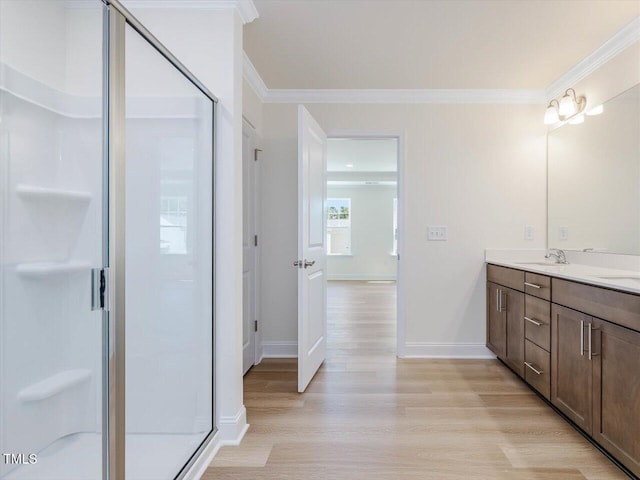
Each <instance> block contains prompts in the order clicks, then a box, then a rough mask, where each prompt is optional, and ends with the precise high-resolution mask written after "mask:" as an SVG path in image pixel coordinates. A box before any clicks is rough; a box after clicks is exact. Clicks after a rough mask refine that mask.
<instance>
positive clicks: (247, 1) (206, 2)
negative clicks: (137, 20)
mask: <svg viewBox="0 0 640 480" xmlns="http://www.w3.org/2000/svg"><path fill="white" fill-rule="evenodd" d="M89 3H91V4H94V3H95V2H94V1H92V2H88V1H87V0H67V2H66V5H67V7H68V8H81V7H82V6H85V5H87V4H89ZM124 6H125V7H126V8H127V9H129V10H133V9H141V8H156V9H165V8H166V9H169V8H174V9H181V10H231V9H235V10H236V11H237V12H238V15H240V19H241V20H242V23H243V24H247V23H251V22H253V21H254V20H255V19H256V18H258V16H259V14H258V9H257V8H256V6H255V4H254V3H253V0H128V1H125V2H124Z"/></svg>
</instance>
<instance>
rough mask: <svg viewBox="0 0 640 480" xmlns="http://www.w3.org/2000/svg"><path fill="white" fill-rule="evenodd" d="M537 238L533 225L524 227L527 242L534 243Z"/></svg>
mask: <svg viewBox="0 0 640 480" xmlns="http://www.w3.org/2000/svg"><path fill="white" fill-rule="evenodd" d="M535 238H536V227H534V226H533V225H525V226H524V239H525V240H527V241H529V242H530V241H533V240H535Z"/></svg>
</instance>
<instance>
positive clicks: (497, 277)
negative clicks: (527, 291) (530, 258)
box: [487, 265, 524, 292]
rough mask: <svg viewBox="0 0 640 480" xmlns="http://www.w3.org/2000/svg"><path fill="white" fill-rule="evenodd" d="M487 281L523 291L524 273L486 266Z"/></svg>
mask: <svg viewBox="0 0 640 480" xmlns="http://www.w3.org/2000/svg"><path fill="white" fill-rule="evenodd" d="M487 280H489V281H490V282H493V283H497V284H498V285H503V286H505V287H509V288H513V289H514V290H519V291H521V292H522V291H524V272H523V271H522V270H515V269H513V268H506V267H499V266H498V265H487Z"/></svg>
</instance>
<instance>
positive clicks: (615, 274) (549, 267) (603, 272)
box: [486, 255, 640, 294]
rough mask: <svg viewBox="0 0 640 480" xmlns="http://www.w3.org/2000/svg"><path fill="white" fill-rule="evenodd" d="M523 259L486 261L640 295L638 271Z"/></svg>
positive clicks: (542, 257)
mask: <svg viewBox="0 0 640 480" xmlns="http://www.w3.org/2000/svg"><path fill="white" fill-rule="evenodd" d="M522 257H523V258H522V259H516V258H514V256H513V255H509V256H505V257H504V258H500V256H498V255H496V256H491V257H489V256H487V259H486V261H487V263H491V264H494V265H500V266H502V267H508V268H515V269H518V270H524V271H527V272H532V273H540V274H543V275H549V276H551V277H557V278H563V279H566V280H574V281H576V282H581V283H588V284H590V285H595V286H598V287H606V288H613V289H616V290H622V291H625V292H630V293H636V294H640V272H637V271H632V270H621V269H616V268H605V267H595V266H591V265H583V264H579V263H569V264H568V265H562V264H554V263H552V262H547V261H546V259H545V258H544V256H542V255H540V256H538V255H535V256H532V255H523V256H522ZM537 262H543V263H547V264H546V265H536V264H535V263H537ZM607 277H608V278H607Z"/></svg>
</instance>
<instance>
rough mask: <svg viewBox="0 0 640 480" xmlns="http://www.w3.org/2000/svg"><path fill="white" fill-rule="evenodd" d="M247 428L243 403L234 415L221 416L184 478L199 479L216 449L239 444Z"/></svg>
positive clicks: (187, 479) (189, 479) (185, 479)
mask: <svg viewBox="0 0 640 480" xmlns="http://www.w3.org/2000/svg"><path fill="white" fill-rule="evenodd" d="M248 429H249V424H248V423H247V411H246V409H245V408H244V405H243V406H242V408H240V410H239V411H238V413H237V414H236V415H233V416H228V417H225V416H221V417H220V419H219V420H218V431H217V432H216V434H215V435H214V436H213V438H212V439H211V440H210V441H209V444H208V445H207V446H206V447H205V449H204V450H203V452H202V453H201V454H200V456H199V457H198V459H197V460H196V462H195V463H194V464H193V465H192V467H191V468H190V469H189V471H188V472H187V473H186V475H185V476H184V480H199V479H200V478H201V477H202V476H203V475H204V473H205V472H206V471H207V468H209V465H210V464H211V462H212V461H213V458H214V457H215V456H216V454H217V453H218V450H220V448H221V447H227V446H237V445H240V442H242V439H243V438H244V435H245V433H247V430H248Z"/></svg>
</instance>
